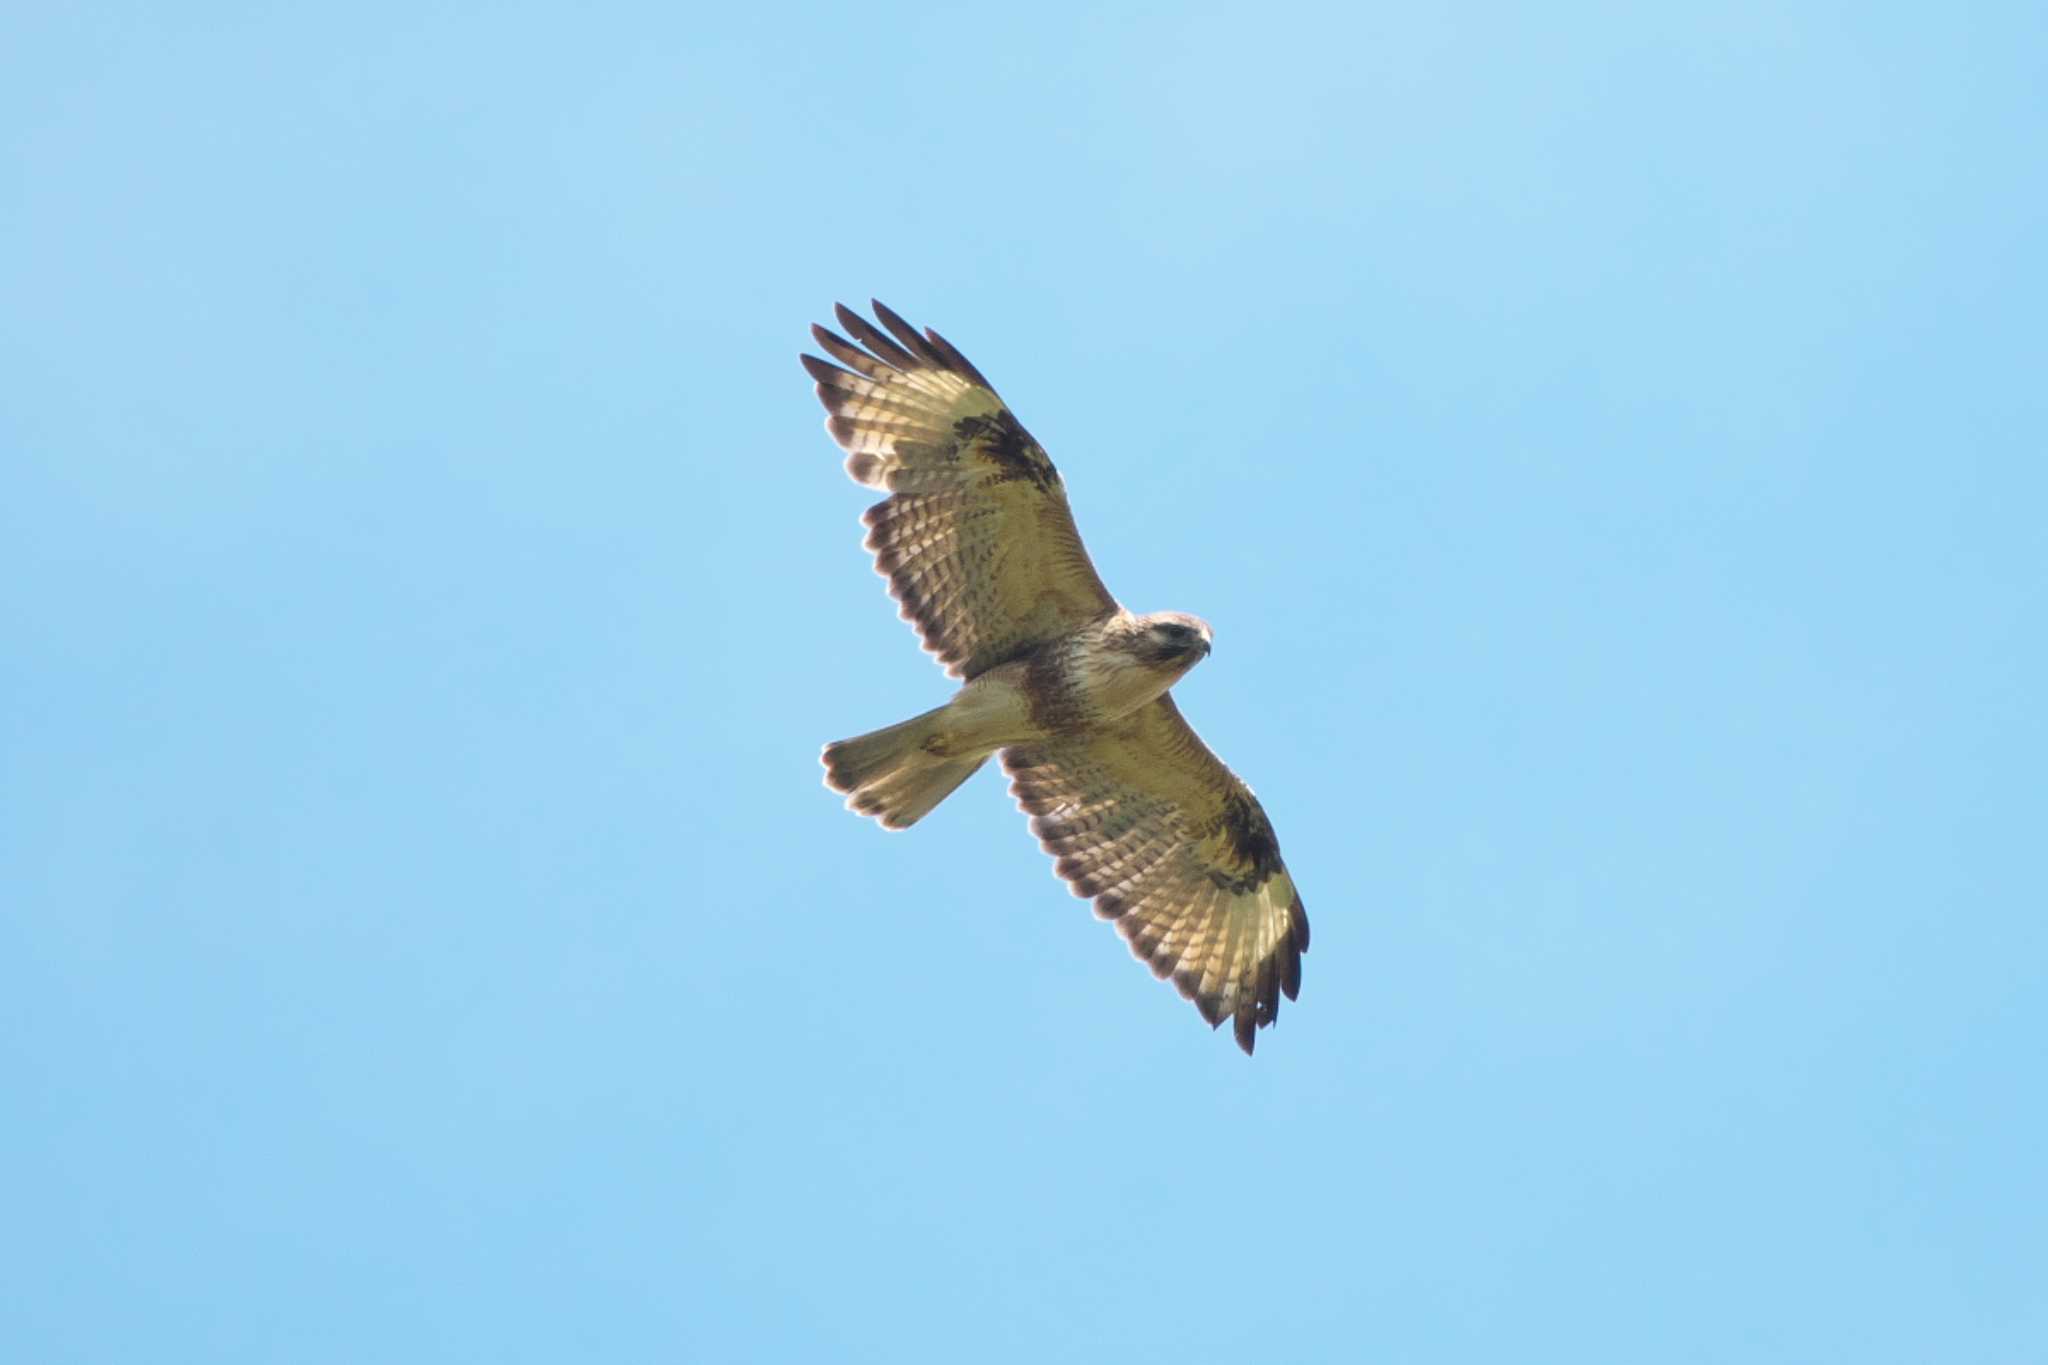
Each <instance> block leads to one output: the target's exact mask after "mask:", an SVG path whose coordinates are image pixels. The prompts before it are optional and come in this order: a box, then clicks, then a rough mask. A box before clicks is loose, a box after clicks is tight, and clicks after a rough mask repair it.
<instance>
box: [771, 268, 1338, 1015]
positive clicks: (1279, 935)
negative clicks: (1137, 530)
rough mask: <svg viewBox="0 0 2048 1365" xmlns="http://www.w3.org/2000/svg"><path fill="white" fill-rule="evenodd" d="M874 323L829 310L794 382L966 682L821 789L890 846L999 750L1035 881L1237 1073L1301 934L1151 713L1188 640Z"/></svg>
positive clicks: (961, 392) (830, 763) (1262, 850)
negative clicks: (1038, 849) (1151, 980)
mask: <svg viewBox="0 0 2048 1365" xmlns="http://www.w3.org/2000/svg"><path fill="white" fill-rule="evenodd" d="M874 311H875V316H876V318H878V319H879V320H880V321H881V324H882V326H881V327H877V326H875V325H874V324H873V323H871V322H869V321H868V320H867V319H866V318H864V317H862V316H861V315H860V314H858V313H856V312H854V311H853V310H852V309H850V308H847V307H846V306H845V305H843V304H842V305H840V306H839V307H838V309H837V316H838V319H839V325H840V326H841V327H842V328H844V329H845V330H846V332H847V333H848V334H850V336H851V337H852V338H853V339H852V340H848V339H847V337H845V336H841V335H839V334H838V333H836V332H833V331H830V330H828V329H827V328H824V327H816V326H814V327H812V328H811V335H812V336H813V337H815V338H816V339H817V343H818V345H819V346H820V347H821V348H822V349H823V350H824V351H825V352H826V354H827V355H829V356H831V357H832V360H833V361H837V362H838V363H837V364H833V363H831V361H826V360H822V359H820V358H818V357H817V356H813V355H805V356H803V357H802V360H803V366H804V368H805V369H806V370H808V371H809V372H810V374H811V377H812V378H813V379H815V380H817V382H818V399H819V401H820V402H822V403H823V404H824V405H825V411H826V412H827V413H828V414H830V415H829V416H828V417H827V418H826V420H825V427H826V429H827V430H828V431H830V432H831V434H832V437H833V439H834V440H836V441H837V442H838V443H839V444H840V445H841V446H842V447H843V448H844V449H845V450H846V452H847V454H846V472H847V473H848V474H849V475H851V476H852V477H853V480H854V482H855V483H860V484H865V485H867V486H868V487H870V488H880V489H886V490H887V491H888V493H889V495H890V496H889V497H888V498H886V499H884V500H883V501H881V502H878V503H876V504H875V505H874V506H873V507H870V508H869V509H868V510H867V513H866V515H865V516H864V517H863V518H862V520H863V522H864V523H865V524H866V525H867V527H868V528H869V529H868V536H867V548H868V549H869V550H871V551H872V552H873V553H874V556H875V569H876V570H877V572H879V573H881V574H882V575H883V576H884V577H886V578H887V579H888V581H889V591H890V592H891V593H892V594H893V595H894V596H895V598H896V599H897V601H898V602H900V603H901V604H902V615H903V617H904V619H905V620H907V621H909V622H910V623H911V625H913V626H914V627H916V629H917V633H918V636H919V638H920V639H921V640H922V641H923V643H924V647H925V649H926V650H927V651H929V652H930V653H932V654H934V655H936V656H937V657H938V661H939V662H940V663H941V664H943V665H945V667H946V671H947V672H948V673H949V674H951V675H952V676H953V677H956V678H959V679H961V681H962V686H961V688H960V690H959V691H958V692H957V693H955V694H954V696H953V698H952V700H950V701H948V702H947V703H946V704H945V705H944V706H940V707H937V708H935V709H934V710H930V711H927V712H925V713H924V714H923V715H921V716H916V717H913V718H912V719H910V720H906V721H904V722H902V723H901V724H898V725H891V726H888V727H886V728H885V729H881V730H876V731H874V732H872V733H870V734H865V735H860V736H857V737H856V738H853V739H842V740H839V741H837V742H836V743H832V744H828V745H826V746H825V750H824V754H823V762H824V765H825V784H826V785H827V786H828V787H831V788H832V789H833V790H835V791H839V792H844V793H846V795H847V802H846V804H847V806H848V807H849V808H851V809H853V810H855V811H858V812H860V813H861V814H863V815H871V816H873V817H875V818H876V819H877V820H879V821H881V823H882V824H883V825H885V826H886V827H888V828H890V829H906V828H908V827H909V826H911V825H913V824H916V823H917V821H919V820H920V819H922V818H923V817H924V816H925V815H927V814H929V813H930V811H931V810H932V808H933V807H935V806H937V805H938V804H939V802H941V801H943V800H945V799H946V797H948V796H950V795H951V794H952V793H953V791H954V789H955V788H957V787H958V786H959V785H960V784H961V783H962V782H965V781H966V780H967V779H968V778H969V777H970V776H972V775H973V773H974V771H975V770H976V769H978V768H979V767H981V765H982V764H983V763H984V762H986V761H987V760H988V758H989V756H990V755H991V754H996V753H1000V754H1001V755H1002V762H1003V768H1004V771H1006V772H1007V773H1008V774H1009V776H1010V791H1011V793H1012V794H1013V795H1014V796H1015V797H1016V799H1017V804H1018V805H1019V806H1020V807H1022V809H1023V810H1024V812H1025V814H1027V815H1029V816H1030V817H1031V832H1032V833H1033V834H1035V835H1037V836H1038V839H1039V842H1040V844H1041V845H1042V846H1043V847H1044V848H1045V851H1046V852H1047V853H1050V854H1051V855H1052V856H1053V858H1054V860H1055V861H1054V863H1053V870H1054V871H1055V872H1056V873H1058V875H1059V876H1060V877H1062V878H1064V879H1065V880H1066V882H1067V883H1068V885H1069V886H1071V887H1072V889H1073V892H1074V894H1075V895H1077V896H1081V897H1084V898H1087V899H1090V900H1092V901H1093V902H1094V908H1095V913H1096V914H1097V915H1098V916H1099V917H1101V918H1103V919H1108V920H1113V921H1115V923H1116V927H1117V931H1118V932H1119V933H1120V934H1122V935H1123V938H1124V941H1125V942H1126V943H1128V944H1129V945H1130V948H1131V952H1132V953H1133V954H1134V955H1136V956H1137V957H1138V959H1139V960H1140V961H1142V962H1144V963H1145V964H1146V965H1148V966H1149V967H1151V969H1152V972H1153V974H1154V975H1155V976H1158V977H1160V978H1162V979H1170V980H1172V982H1173V984H1174V986H1175V987H1176V988H1177V989H1178V990H1179V991H1180V993H1181V995H1182V996H1184V997H1185V998H1187V999H1188V1000H1190V1001H1192V1002H1193V1003H1194V1006H1195V1008H1196V1009H1197V1010H1199V1011H1201V1014H1202V1017H1203V1018H1204V1019H1206V1020H1207V1021H1208V1022H1209V1024H1210V1026H1211V1027H1215V1026H1217V1025H1220V1024H1221V1023H1222V1022H1223V1021H1224V1020H1225V1019H1228V1020H1230V1021H1231V1024H1232V1031H1233V1032H1234V1034H1235V1035H1236V1038H1237V1044H1238V1046H1239V1047H1241V1048H1243V1049H1244V1050H1245V1052H1246V1053H1250V1052H1251V1051H1252V1048H1253V1044H1254V1042H1255V1039H1256V1037H1257V1031H1258V1030H1259V1029H1261V1028H1264V1027H1266V1026H1267V1025H1268V1024H1271V1023H1272V1022H1273V1020H1274V1019H1275V1018H1276V1017H1277V1016H1278V1014H1279V1012H1280V997H1281V995H1282V994H1283V993H1284V994H1285V995H1286V996H1287V998H1288V999H1289V1000H1292V999H1294V998H1295V997H1296V993H1297V992H1298V991H1299V990H1300V988H1301V955H1302V954H1303V953H1304V952H1306V951H1307V950H1308V915H1307V913H1306V912H1305V911H1304V910H1303V909H1302V905H1301V896H1300V893H1298V892H1297V891H1296V890H1295V889H1294V880H1293V878H1291V877H1290V876H1289V875H1288V873H1287V867H1286V864H1284V863H1282V862H1281V860H1280V845H1279V842H1278V841H1277V840H1276V839H1275V838H1274V837H1273V826H1272V825H1271V823H1269V822H1268V821H1267V819H1266V813H1265V811H1264V810H1262V809H1261V808H1260V806H1259V802H1258V798H1256V797H1254V796H1253V795H1252V791H1251V788H1250V787H1248V786H1246V785H1245V784H1244V782H1243V781H1242V780H1241V779H1240V778H1239V777H1238V776H1237V774H1235V773H1233V772H1231V771H1230V769H1229V768H1227V767H1225V766H1224V765H1223V762H1222V760H1221V759H1219V758H1217V757H1216V755H1215V754H1213V753H1211V752H1210V750H1209V747H1208V746H1207V745H1205V744H1204V743H1202V741H1201V739H1200V737H1199V736H1197V735H1196V734H1195V732H1194V730H1193V729H1191V728H1190V727H1189V725H1188V723H1187V721H1185V720H1184V719H1182V718H1181V713H1180V708H1179V707H1177V706H1175V705H1174V703H1173V698H1172V697H1171V696H1169V695H1168V689H1169V688H1171V687H1172V686H1173V685H1174V683H1176V682H1178V681H1179V680H1180V679H1181V677H1182V676H1183V675H1185V674H1186V673H1187V671H1188V670H1189V669H1191V668H1193V667H1194V666H1195V665H1196V664H1197V663H1200V662H1201V661H1202V660H1203V659H1205V658H1207V657H1208V656H1209V650H1210V646H1211V644H1212V643H1213V638H1214V637H1213V634H1212V632H1211V631H1210V628H1209V625H1208V623H1207V622H1205V621H1203V620H1202V619H1201V618H1200V617H1196V616H1189V615H1186V614H1185V613H1182V612H1173V611H1162V612H1153V613H1151V614H1150V615H1146V616H1139V615H1134V614H1133V613H1131V612H1130V611H1127V610H1126V609H1125V608H1124V607H1122V606H1120V605H1119V604H1118V603H1117V600H1116V599H1115V598H1114V597H1112V596H1110V594H1109V590H1108V589H1107V588H1105V587H1104V586H1103V584H1102V580H1101V578H1099V577H1098V576H1097V575H1096V572H1095V567H1094V565H1093V564H1091V563H1090V562H1089V560H1088V552H1087V551H1086V550H1085V549H1083V548H1082V546H1081V535H1080V532H1079V531H1077V530H1076V529H1075V527H1074V518H1073V514H1072V513H1071V512H1070V511H1069V510H1068V508H1067V494H1066V488H1065V486H1064V484H1063V483H1062V482H1061V480H1060V476H1059V471H1057V470H1056V469H1054V468H1053V463H1052V461H1051V460H1050V459H1049V458H1047V456H1046V453H1045V451H1044V449H1043V448H1042V447H1040V445H1039V444H1038V442H1036V441H1034V440H1033V439H1032V438H1031V434H1030V433H1029V432H1027V431H1026V430H1025V429H1024V428H1023V426H1022V425H1020V424H1019V423H1018V421H1017V419H1016V417H1015V416H1014V415H1013V414H1012V413H1011V412H1010V409H1009V408H1008V407H1007V406H1006V405H1005V404H1004V402H1003V400H1002V399H1001V398H999V397H997V396H996V391H995V387H994V386H993V385H991V384H990V383H989V382H988V381H987V380H986V379H984V378H982V376H981V372H980V371H978V370H976V369H975V368H974V366H972V365H970V364H969V363H968V362H967V359H966V358H965V357H964V356H962V355H961V354H960V352H959V351H957V350H955V349H954V348H953V346H952V345H951V344H950V343H948V342H947V341H946V340H945V339H944V338H943V337H941V336H940V335H939V334H938V333H937V332H934V331H931V330H929V329H927V330H925V331H924V332H922V333H920V332H918V331H917V329H915V328H913V327H912V326H911V325H910V324H909V323H907V322H905V321H904V320H903V319H902V318H900V317H898V316H897V315H896V314H895V313H893V312H891V311H890V310H889V309H887V308H885V307H883V306H882V304H881V303H880V302H876V303H875V304H874ZM883 328H886V329H887V331H886V332H885V331H883V330H882V329H883ZM856 342H857V343H858V344H856ZM863 348H865V349H863Z"/></svg>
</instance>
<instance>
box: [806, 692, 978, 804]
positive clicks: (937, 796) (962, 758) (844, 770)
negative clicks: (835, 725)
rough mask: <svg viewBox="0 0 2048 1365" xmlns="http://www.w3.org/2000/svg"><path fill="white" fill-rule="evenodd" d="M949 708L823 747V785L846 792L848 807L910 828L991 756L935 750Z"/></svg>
mask: <svg viewBox="0 0 2048 1365" xmlns="http://www.w3.org/2000/svg"><path fill="white" fill-rule="evenodd" d="M945 710H946V708H945V707H943V706H941V707H938V708H937V709H936V710H931V711H927V712H925V713H924V714H923V715H921V716H916V717H913V718H912V719H910V720H906V721H904V722H902V723H901V724H899V725H891V726H888V727H886V728H884V729H880V730H875V731H872V732H870V733H868V734H865V735H858V736H855V737H854V738H852V739H842V740H838V741H836V742H834V743H831V744H827V745H826V746H825V752H824V754H823V756H822V759H823V762H824V764H825V785H826V786H828V787H830V788H831V789H832V790H833V791H836V792H845V793H846V794H847V797H846V807H847V809H848V810H853V811H858V812H860V813H861V814H862V815H872V816H874V817H875V818H876V819H877V820H880V821H881V822H882V823H883V824H884V825H885V826H887V827H888V828H890V829H908V828H910V827H911V826H912V825H914V824H916V823H917V822H918V821H919V820H922V819H923V818H924V817H925V816H926V815H928V814H930V813H931V810H932V808H933V807H934V806H936V805H938V804H939V802H941V801H943V800H945V799H946V798H947V797H949V796H951V795H952V794H953V790H954V788H956V787H958V786H959V785H960V784H961V783H962V782H965V781H966V780H967V779H968V778H970V777H972V776H974V770H975V769H977V768H979V767H980V766H981V765H982V764H983V763H985V762H987V761H988V754H987V753H986V752H982V753H969V754H964V755H956V754H939V753H934V752H933V749H934V748H936V747H937V745H936V741H938V740H939V739H940V738H941V734H942V722H941V717H942V716H943V714H944V713H945Z"/></svg>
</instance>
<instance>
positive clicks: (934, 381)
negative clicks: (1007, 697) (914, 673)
mask: <svg viewBox="0 0 2048 1365" xmlns="http://www.w3.org/2000/svg"><path fill="white" fill-rule="evenodd" d="M875 316H876V317H878V318H880V319H881V320H882V324H883V326H885V327H887V328H888V329H889V333H893V334H894V336H893V337H892V336H890V335H889V334H888V333H884V332H883V331H882V330H881V329H880V328H878V327H876V326H875V325H874V324H873V323H871V322H869V321H868V320H867V319H866V318H864V317H862V316H861V315H860V314H858V313H856V312H854V311H853V310H852V309H850V308H847V307H846V306H844V305H843V304H842V305H840V307H839V310H838V317H839V324H840V326H842V327H844V328H845V329H846V330H847V331H848V332H851V333H852V334H853V336H854V338H855V339H856V340H858V341H859V342H860V343H861V344H860V345H859V346H856V345H855V344H854V343H853V342H851V341H848V340H847V339H846V338H845V337H842V336H840V335H838V334H837V333H835V332H832V331H828V330H827V329H825V328H823V327H813V328H812V329H811V334H812V335H813V336H814V337H816V338H817V341H818V344H819V345H820V346H821V347H823V348H824V349H825V351H826V352H827V353H828V354H829V355H831V357H832V358H833V359H834V360H837V361H838V362H839V364H838V365H834V364H830V363H828V362H827V361H823V360H820V359H818V358H817V357H816V356H811V355H807V356H804V357H803V363H804V368H805V369H807V370H809V371H810V372H811V377H812V378H814V379H816V380H817V381H818V399H819V401H820V402H822V403H823V404H824V405H825V410H826V411H827V412H828V413H830V414H831V416H830V417H828V418H827V419H826V421H825V426H826V428H827V429H828V430H829V431H831V433H832V436H833V439H835V440H837V441H838V442H839V444H840V445H842V446H844V447H845V448H846V452H847V456H846V472H847V473H848V474H850V475H852V476H853V479H854V482H856V483H864V484H866V485H868V486H869V487H870V488H886V489H888V490H889V492H890V493H891V494H892V496H891V497H889V498H888V499H887V500H885V501H883V502H878V503H876V504H875V505H874V506H873V507H870V508H869V509H868V511H867V515H866V517H865V518H864V520H865V521H866V523H867V525H868V527H869V528H870V529H869V531H868V538H867V547H868V549H870V550H872V551H874V555H875V568H876V570H877V571H878V572H880V573H882V574H883V575H884V576H886V577H887V578H888V580H889V591H890V592H891V593H892V594H893V595H894V596H895V597H896V599H897V601H899V602H901V603H902V604H903V617H904V619H905V620H907V621H909V622H910V623H911V624H912V625H914V626H916V627H917V633H918V638H919V639H921V640H922V641H923V642H924V647H925V648H926V649H928V650H930V651H931V652H932V653H933V654H936V655H937V656H938V657H939V662H941V663H943V664H944V665H946V670H947V672H949V673H951V674H953V675H954V676H955V677H961V678H972V677H974V676H975V675H977V674H979V673H983V672H986V671H987V670H988V669H991V668H994V667H995V666H996V665H997V664H1001V663H1006V662H1008V661H1009V660H1011V659H1014V658H1016V657H1017V656H1019V655H1021V654H1023V653H1024V652H1026V651H1027V650H1029V649H1031V648H1032V647H1034V646H1036V645H1039V644H1042V643H1044V642H1045V641H1047V640H1050V639H1053V638H1055V637H1057V636H1061V635H1065V634H1066V633H1068V632H1069V631H1071V630H1073V629H1075V628H1076V627H1078V626H1081V625H1084V624H1086V623H1087V622H1089V621H1092V620H1094V619H1096V618H1098V617H1101V616H1103V615H1106V614H1107V613H1109V612H1112V611H1114V610H1116V599H1115V598H1113V597H1111V596H1110V595H1109V590H1108V589H1107V588H1105V587H1103V586H1102V580H1101V579H1100V578H1098V577H1097V576H1096V573H1095V566H1094V565H1093V564H1091V563H1089V562H1088V552H1087V551H1086V550H1084V549H1083V548H1082V547H1081V534H1080V532H1078V531H1077V530H1075V529H1074V517H1073V514H1072V513H1071V512H1069V511H1068V510H1067V493H1066V489H1065V487H1063V486H1062V484H1061V483H1060V476H1059V471H1058V470H1056V469H1054V468H1053V465H1052V461H1051V460H1049V459H1047V458H1046V454H1045V451H1044V450H1043V449H1041V448H1040V447H1039V444H1038V442H1036V441H1034V440H1032V439H1031V433H1030V432H1028V431H1026V430H1024V428H1023V427H1022V426H1020V425H1019V424H1018V422H1017V419H1016V418H1015V417H1014V416H1012V415H1011V413H1010V410H1009V409H1008V408H1007V407H1005V406H1003V400H1002V399H1000V398H998V397H997V396H996V392H995V390H994V389H993V388H991V387H990V386H989V382H988V381H987V380H986V379H983V378H982V377H981V373H980V372H979V371H978V370H976V369H975V368H974V366H972V365H970V364H968V363H967V361H966V359H965V358H964V357H963V356H962V355H961V354H960V353H959V352H958V351H956V350H954V349H953V347H952V346H951V345H950V344H948V343H947V342H946V341H945V340H944V338H942V337H940V336H939V334H938V333H937V332H933V331H929V330H927V331H926V332H924V333H923V334H922V335H920V334H919V333H918V331H917V330H916V329H915V328H913V327H912V326H911V325H910V324H909V323H907V322H905V321H904V320H903V319H902V318H900V317H898V316H897V315H896V314H895V313H893V312H891V311H889V310H888V309H887V308H884V307H883V306H882V305H881V304H880V303H876V304H875ZM862 346H865V347H866V348H867V349H866V350H862V349H861V347H862ZM842 367H843V368H842Z"/></svg>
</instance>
